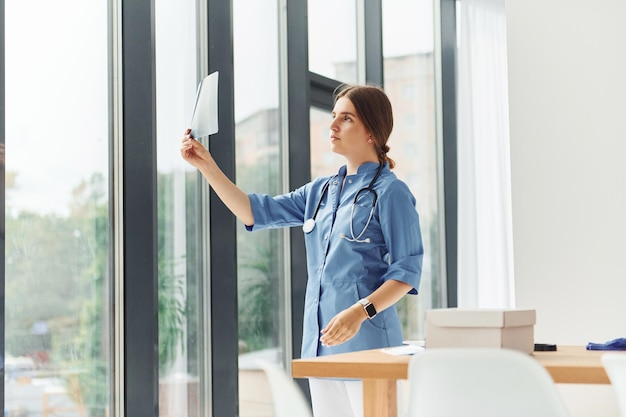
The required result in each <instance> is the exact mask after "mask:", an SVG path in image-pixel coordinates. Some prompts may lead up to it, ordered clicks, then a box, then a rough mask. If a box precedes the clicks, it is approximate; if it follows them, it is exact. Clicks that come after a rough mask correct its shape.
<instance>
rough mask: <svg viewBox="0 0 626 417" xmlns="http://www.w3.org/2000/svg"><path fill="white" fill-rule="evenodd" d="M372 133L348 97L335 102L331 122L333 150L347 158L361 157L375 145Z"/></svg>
mask: <svg viewBox="0 0 626 417" xmlns="http://www.w3.org/2000/svg"><path fill="white" fill-rule="evenodd" d="M369 139H370V133H369V132H368V131H367V130H366V129H365V125H364V124H363V122H362V121H361V119H360V118H359V116H358V115H357V113H356V110H355V108H354V105H353V104H352V102H351V101H350V99H348V98H347V97H341V98H340V99H338V100H337V102H336V103H335V108H334V109H333V112H332V122H331V123H330V142H331V149H332V151H333V152H335V153H338V154H340V155H343V156H345V157H346V158H348V159H350V158H357V159H358V158H360V159H363V156H364V155H369V154H370V153H371V152H372V149H373V146H368V145H371V142H368V141H369Z"/></svg>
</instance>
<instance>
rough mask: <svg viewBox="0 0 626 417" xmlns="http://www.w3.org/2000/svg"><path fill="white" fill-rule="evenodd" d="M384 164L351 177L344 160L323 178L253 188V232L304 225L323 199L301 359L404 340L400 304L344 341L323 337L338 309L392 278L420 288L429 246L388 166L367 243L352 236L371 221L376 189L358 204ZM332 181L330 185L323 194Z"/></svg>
mask: <svg viewBox="0 0 626 417" xmlns="http://www.w3.org/2000/svg"><path fill="white" fill-rule="evenodd" d="M378 167H379V165H378V164H377V163H374V162H367V163H365V164H363V165H361V166H360V167H359V169H358V172H357V173H356V174H355V175H349V176H347V177H346V167H345V166H343V167H341V168H340V169H339V173H338V174H337V175H335V176H333V177H322V178H318V179H316V180H313V181H312V182H310V183H308V184H306V185H304V186H302V187H300V188H298V189H297V190H295V191H293V192H291V193H288V194H284V195H279V196H276V197H271V196H268V195H263V194H249V197H250V202H251V204H252V212H253V214H254V225H253V226H247V229H248V230H249V231H257V230H263V229H271V228H281V227H292V226H302V225H303V223H304V221H305V220H306V219H310V218H312V217H313V214H314V213H315V209H316V207H317V205H318V202H319V203H320V208H319V211H318V213H317V216H316V219H315V228H314V229H313V230H312V231H311V232H310V233H305V244H306V253H307V267H308V281H307V288H306V297H305V307H304V327H303V340H302V352H301V357H302V358H309V357H314V356H323V355H330V354H336V353H344V352H353V351H357V350H364V349H376V348H383V347H390V346H398V345H400V344H402V328H401V324H400V319H399V318H398V313H397V310H396V307H395V306H392V307H390V308H388V309H386V310H384V311H382V312H380V313H379V314H377V315H376V316H375V317H374V318H373V319H371V320H365V321H364V322H363V324H362V325H361V329H360V330H359V332H358V333H357V334H356V335H355V336H354V337H353V338H352V339H350V340H349V341H347V342H345V343H343V344H341V345H338V346H333V347H326V346H322V344H321V343H320V341H319V338H320V336H321V334H320V331H321V329H323V328H324V327H325V326H326V325H327V324H328V322H330V320H331V319H332V318H333V317H334V316H335V315H336V314H337V313H339V312H340V311H342V310H344V309H346V308H348V307H350V306H352V305H353V304H354V303H356V302H357V301H358V300H360V299H361V298H365V297H368V296H369V295H370V294H371V293H372V292H374V291H375V290H376V289H377V288H378V287H380V286H381V285H382V284H383V283H384V282H385V281H387V280H390V279H394V280H397V281H402V282H405V283H407V284H409V285H411V287H412V290H411V291H410V292H409V293H411V294H417V289H418V288H419V284H420V279H421V273H422V259H423V255H424V248H423V245H422V236H421V231H420V224H419V216H418V213H417V210H416V208H415V197H414V196H413V195H412V194H411V191H410V190H409V188H408V187H407V185H406V184H405V183H404V182H402V181H401V180H399V179H398V178H397V177H396V175H395V174H394V173H392V172H391V171H390V170H389V166H388V165H387V164H385V166H384V167H383V170H382V172H381V175H380V177H379V178H378V179H377V181H376V183H375V184H374V186H373V188H374V191H375V192H376V194H377V195H378V200H377V202H376V205H375V208H374V212H373V215H372V217H371V220H370V221H369V225H368V226H367V229H366V230H365V232H364V233H363V234H362V236H361V237H359V240H360V241H361V242H351V241H349V240H347V239H346V238H345V237H347V238H349V239H352V236H355V237H358V236H359V234H360V233H361V231H362V230H363V229H364V227H365V225H366V224H367V219H368V217H369V216H370V211H371V207H372V196H373V194H372V193H370V192H363V193H361V197H360V198H359V201H357V203H356V204H353V202H354V197H355V195H356V193H357V192H358V191H359V190H361V189H363V188H367V186H368V185H369V183H370V181H371V180H372V179H373V178H374V176H375V174H376V171H377V170H378ZM344 179H345V181H344ZM327 182H329V186H328V191H327V192H326V193H325V194H324V195H323V196H322V191H323V188H324V185H325V184H326V183H327ZM342 183H343V189H342V187H341V184H342ZM353 207H354V210H353ZM351 219H352V232H353V233H352V232H351V231H350V223H351ZM366 239H368V240H367V241H366Z"/></svg>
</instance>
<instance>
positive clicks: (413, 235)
mask: <svg viewBox="0 0 626 417" xmlns="http://www.w3.org/2000/svg"><path fill="white" fill-rule="evenodd" d="M380 199H381V201H380V203H381V204H379V206H378V207H379V213H378V215H379V219H380V226H381V230H382V232H383V236H384V239H385V244H386V246H387V249H388V251H389V252H388V256H389V268H388V269H387V272H386V273H385V275H384V276H383V280H385V281H386V280H389V279H393V280H397V281H401V282H404V283H407V284H409V285H411V286H412V287H413V289H412V290H411V291H410V292H409V293H411V294H417V292H418V289H419V285H420V281H421V276H422V262H423V258H424V246H423V242H422V233H421V229H420V221H419V215H418V213H417V210H416V208H415V198H414V197H413V195H412V194H411V192H410V190H409V188H408V187H407V186H406V184H404V183H403V182H401V181H394V182H392V183H391V184H390V185H389V187H387V189H386V190H385V192H384V193H383V194H382V195H381V197H380Z"/></svg>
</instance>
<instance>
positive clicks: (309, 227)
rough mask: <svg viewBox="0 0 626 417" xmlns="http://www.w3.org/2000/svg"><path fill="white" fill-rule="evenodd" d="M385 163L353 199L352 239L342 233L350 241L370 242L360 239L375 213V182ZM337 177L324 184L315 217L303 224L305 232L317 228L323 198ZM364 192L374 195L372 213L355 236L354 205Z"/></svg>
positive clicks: (376, 195)
mask: <svg viewBox="0 0 626 417" xmlns="http://www.w3.org/2000/svg"><path fill="white" fill-rule="evenodd" d="M384 166H385V164H384V163H382V162H381V163H380V164H379V165H378V170H377V171H376V175H374V178H372V180H371V181H370V183H369V185H368V186H367V187H365V188H361V189H360V190H359V191H357V192H356V194H355V195H354V200H353V201H352V209H351V210H350V234H351V235H352V236H351V237H352V238H351V239H350V238H348V237H347V236H345V235H343V234H342V236H341V237H342V238H344V239H346V240H348V241H350V242H359V243H366V242H369V239H365V240H359V239H361V236H363V234H364V233H365V231H366V230H367V228H368V226H369V224H370V221H371V220H372V216H373V214H374V207H375V206H376V202H377V201H378V194H377V193H376V191H374V184H376V181H377V180H378V178H379V177H380V175H381V174H382V172H383V168H384ZM335 178H336V176H335V177H332V178H330V179H329V180H328V181H326V183H325V184H324V187H323V188H322V193H321V194H320V198H319V200H317V205H316V206H315V211H314V212H313V217H311V218H310V219H307V220H306V221H305V222H304V224H303V225H302V230H303V231H304V233H311V232H312V231H313V229H314V228H315V219H316V217H317V213H318V212H319V210H320V207H321V205H322V200H324V196H325V195H326V193H327V192H328V187H329V186H330V182H331V181H332V180H333V179H335ZM364 192H371V193H372V194H373V195H374V198H373V199H372V209H371V210H370V214H369V217H368V218H367V223H366V224H365V227H364V228H363V230H361V233H359V234H358V236H356V237H355V236H354V227H353V224H354V206H356V203H357V201H358V199H359V196H360V195H361V194H362V193H364Z"/></svg>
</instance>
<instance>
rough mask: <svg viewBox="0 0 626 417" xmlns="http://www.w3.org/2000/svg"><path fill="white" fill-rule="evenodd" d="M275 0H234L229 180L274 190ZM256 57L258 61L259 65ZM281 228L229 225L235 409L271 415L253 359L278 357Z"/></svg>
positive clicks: (277, 150)
mask: <svg viewBox="0 0 626 417" xmlns="http://www.w3.org/2000/svg"><path fill="white" fill-rule="evenodd" d="M277 3H278V1H277V0H264V1H255V2H250V1H247V0H235V1H234V2H233V6H234V9H233V17H234V54H235V56H234V63H235V122H236V126H235V135H236V156H237V165H236V169H237V185H239V187H241V188H242V189H243V190H244V191H246V192H258V193H267V194H271V195H275V194H278V193H280V191H281V189H282V184H281V175H282V174H281V172H282V167H281V164H280V161H281V152H282V149H281V143H280V127H281V124H280V113H279V84H278V81H279V67H278V4H277ZM259 63H263V64H262V65H259ZM282 235H283V231H282V230H270V231H262V232H254V233H249V232H247V231H246V230H245V228H244V227H243V225H242V224H238V229H237V276H238V291H239V351H240V355H239V412H240V415H241V416H242V417H246V416H266V415H267V416H269V415H272V404H271V396H270V392H269V387H268V385H267V383H264V382H262V381H264V374H263V373H262V371H261V370H260V369H259V368H258V367H257V365H256V363H255V361H256V359H258V358H263V359H265V360H269V361H272V362H275V363H279V364H283V355H284V352H283V349H282V346H284V339H285V333H284V317H285V309H284V302H283V299H284V293H283V291H282V289H283V282H284V271H283V263H284V250H285V249H284V242H283V238H282Z"/></svg>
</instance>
